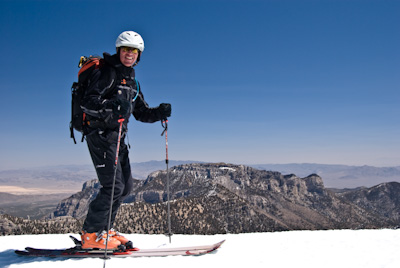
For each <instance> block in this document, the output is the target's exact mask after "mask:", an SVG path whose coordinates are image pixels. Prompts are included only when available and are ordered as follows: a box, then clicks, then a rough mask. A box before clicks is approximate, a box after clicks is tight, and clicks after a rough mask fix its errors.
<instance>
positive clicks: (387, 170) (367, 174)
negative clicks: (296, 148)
mask: <svg viewBox="0 0 400 268" xmlns="http://www.w3.org/2000/svg"><path fill="white" fill-rule="evenodd" d="M251 166H252V167H255V168H258V169H264V170H272V171H278V172H281V173H282V174H296V175H297V176H300V177H303V176H308V175H310V174H318V175H319V176H321V177H322V178H323V180H324V184H325V186H326V187H329V188H339V189H341V188H356V187H361V186H364V187H372V186H375V185H377V184H379V183H382V182H391V181H396V182H400V166H398V167H372V166H366V165H365V166H346V165H324V164H259V165H251Z"/></svg>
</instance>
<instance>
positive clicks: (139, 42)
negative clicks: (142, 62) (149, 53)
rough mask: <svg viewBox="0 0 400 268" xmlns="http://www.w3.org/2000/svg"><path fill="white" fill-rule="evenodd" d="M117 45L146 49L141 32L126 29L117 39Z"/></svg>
mask: <svg viewBox="0 0 400 268" xmlns="http://www.w3.org/2000/svg"><path fill="white" fill-rule="evenodd" d="M115 46H116V48H117V49H118V48H119V47H134V48H137V49H139V50H140V52H143V50H144V41H143V38H142V37H141V36H140V34H138V33H136V32H134V31H125V32H122V33H121V34H120V35H119V36H118V38H117V41H115Z"/></svg>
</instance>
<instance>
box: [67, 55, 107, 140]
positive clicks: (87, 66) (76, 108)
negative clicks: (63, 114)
mask: <svg viewBox="0 0 400 268" xmlns="http://www.w3.org/2000/svg"><path fill="white" fill-rule="evenodd" d="M103 65H104V59H103V58H102V57H100V56H89V57H85V56H82V57H81V59H80V61H79V65H78V67H79V68H80V70H79V72H78V82H74V83H73V84H72V87H71V93H72V101H71V122H70V123H69V129H70V132H71V138H72V139H73V140H74V143H75V144H76V140H75V134H74V129H75V130H77V131H79V132H81V133H82V140H81V142H83V140H84V137H85V135H84V132H83V130H84V126H85V122H86V121H85V117H86V115H85V113H84V112H83V111H82V108H81V101H82V98H83V96H84V95H85V91H86V88H87V87H88V85H89V80H90V79H89V78H90V77H91V75H92V73H93V71H94V70H96V69H100V68H101V67H102V66H103Z"/></svg>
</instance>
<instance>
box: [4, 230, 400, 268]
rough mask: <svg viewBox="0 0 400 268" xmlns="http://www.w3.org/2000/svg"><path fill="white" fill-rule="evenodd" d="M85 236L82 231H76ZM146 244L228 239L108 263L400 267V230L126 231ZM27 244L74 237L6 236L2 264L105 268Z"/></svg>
mask: <svg viewBox="0 0 400 268" xmlns="http://www.w3.org/2000/svg"><path fill="white" fill-rule="evenodd" d="M75 236H76V237H79V236H78V235H75ZM126 236H127V237H128V238H130V239H131V240H132V241H133V242H134V244H135V245H136V246H138V247H141V248H157V247H179V246H191V245H199V244H201V245H208V244H213V243H216V242H219V241H221V240H223V239H226V242H225V243H224V244H223V245H222V247H221V248H220V249H219V250H218V251H216V252H214V253H210V254H207V255H203V256H171V257H152V258H148V257H140V258H114V259H110V260H107V261H106V267H174V268H175V267H176V268H177V267H185V268H187V267H191V268H192V267H193V268H195V267H202V268H208V267H215V265H216V264H223V267H271V268H277V267H279V268H286V267H290V268H292V267H293V268H294V267H296V268H297V267H307V268H313V267H316V268H317V267H318V268H321V267H324V268H330V267H332V268H333V267H334V268H338V267H340V268H347V267H351V268H357V267H360V268H369V267H371V268H382V267H385V268H389V267H390V268H398V267H400V254H399V252H400V229H398V230H389V229H383V230H331V231H290V232H275V233H250V234H228V235H214V236H203V235H174V236H172V243H171V244H169V243H168V237H166V236H163V235H138V234H130V235H126ZM26 246H31V247H47V248H49V247H50V248H66V247H72V246H73V243H72V241H71V240H70V238H69V235H66V234H58V235H22V236H2V237H0V267H41V268H45V267H51V268H54V267H57V268H64V267H65V268H72V267H73V268H78V267H91V268H92V267H99V268H100V267H103V264H104V260H102V259H99V258H86V259H62V258H30V257H22V256H17V255H16V254H15V253H14V250H15V249H20V250H22V249H24V248H25V247H26Z"/></svg>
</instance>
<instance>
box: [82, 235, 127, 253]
mask: <svg viewBox="0 0 400 268" xmlns="http://www.w3.org/2000/svg"><path fill="white" fill-rule="evenodd" d="M81 239H82V249H91V248H98V249H105V248H106V240H107V233H106V232H105V231H103V232H101V233H86V232H82V235H81ZM119 245H121V242H120V241H118V240H117V239H115V238H112V237H110V236H109V237H108V243H107V249H117V248H118V246H119Z"/></svg>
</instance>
